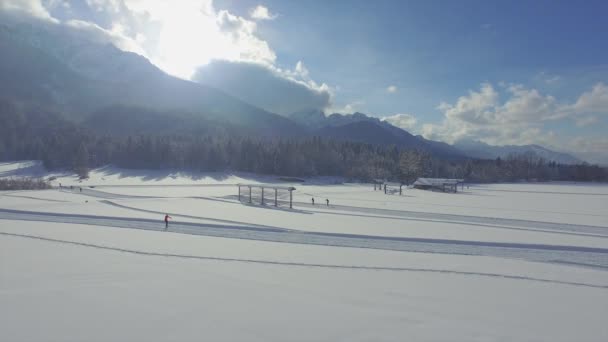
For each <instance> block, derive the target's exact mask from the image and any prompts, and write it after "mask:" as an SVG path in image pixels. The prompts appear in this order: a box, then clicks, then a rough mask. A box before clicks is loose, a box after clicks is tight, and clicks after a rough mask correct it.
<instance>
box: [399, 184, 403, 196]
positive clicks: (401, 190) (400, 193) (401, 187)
mask: <svg viewBox="0 0 608 342" xmlns="http://www.w3.org/2000/svg"><path fill="white" fill-rule="evenodd" d="M401 195H403V184H401V185H399V196H401Z"/></svg>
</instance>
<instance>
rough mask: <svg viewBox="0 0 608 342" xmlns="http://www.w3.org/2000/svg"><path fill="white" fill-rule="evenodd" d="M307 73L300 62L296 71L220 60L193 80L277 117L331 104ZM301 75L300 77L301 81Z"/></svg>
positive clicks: (321, 108) (323, 89)
mask: <svg viewBox="0 0 608 342" xmlns="http://www.w3.org/2000/svg"><path fill="white" fill-rule="evenodd" d="M306 75H307V71H306V69H305V68H304V66H303V64H302V63H298V64H297V65H296V68H295V69H294V70H293V71H284V70H281V69H276V68H268V67H267V66H264V65H261V64H257V63H250V62H234V61H225V60H217V61H213V62H211V63H209V64H208V65H206V66H204V67H201V68H200V69H199V70H198V71H197V73H196V74H195V76H194V77H193V80H194V81H196V82H199V83H202V84H206V85H209V86H212V87H216V88H219V89H223V90H224V91H226V92H227V93H229V94H231V95H233V96H235V97H238V98H240V99H242V100H243V101H246V102H249V103H251V104H253V105H255V106H258V107H261V108H264V109H266V110H268V111H271V112H274V113H278V114H283V115H287V114H291V113H294V112H297V111H302V110H310V109H320V110H323V109H324V108H326V107H328V106H329V105H330V103H331V101H330V100H331V94H330V92H329V89H328V88H327V87H326V86H318V85H316V84H308V83H307V82H306V81H305V80H303V79H302V77H305V76H306ZM298 76H300V78H298Z"/></svg>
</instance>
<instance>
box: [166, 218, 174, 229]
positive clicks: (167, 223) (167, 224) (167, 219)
mask: <svg viewBox="0 0 608 342" xmlns="http://www.w3.org/2000/svg"><path fill="white" fill-rule="evenodd" d="M172 218H173V217H171V216H169V214H165V230H167V229H169V219H172Z"/></svg>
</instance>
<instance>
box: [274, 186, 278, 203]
mask: <svg viewBox="0 0 608 342" xmlns="http://www.w3.org/2000/svg"><path fill="white" fill-rule="evenodd" d="M277 192H278V190H277V188H274V206H275V207H278V206H279V203H278V201H277V198H278V195H277Z"/></svg>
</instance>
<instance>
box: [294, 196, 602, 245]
mask: <svg viewBox="0 0 608 342" xmlns="http://www.w3.org/2000/svg"><path fill="white" fill-rule="evenodd" d="M294 205H297V206H298V207H307V208H311V209H312V208H322V209H326V208H327V207H322V206H320V205H317V206H313V205H312V204H310V203H303V202H294ZM329 209H334V210H343V211H354V212H361V213H367V214H377V215H387V216H398V217H399V216H400V217H407V218H415V219H425V220H431V221H436V222H442V223H463V224H471V223H476V224H481V225H492V226H504V227H519V228H531V229H535V228H537V229H546V230H547V231H551V230H553V231H566V232H575V233H586V234H596V235H598V236H605V237H608V227H601V226H590V225H580V224H569V223H555V222H544V221H532V220H520V219H509V218H498V217H484V216H469V215H458V214H441V213H428V212H423V211H407V210H395V209H380V208H365V207H355V206H349V205H333V204H332V205H331V206H330V207H329Z"/></svg>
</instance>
